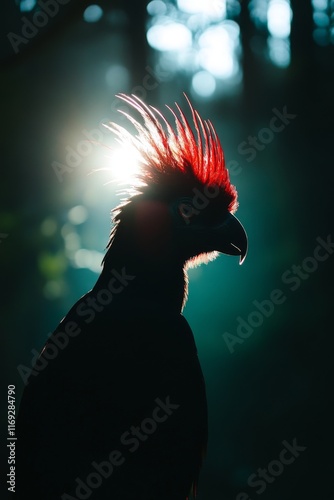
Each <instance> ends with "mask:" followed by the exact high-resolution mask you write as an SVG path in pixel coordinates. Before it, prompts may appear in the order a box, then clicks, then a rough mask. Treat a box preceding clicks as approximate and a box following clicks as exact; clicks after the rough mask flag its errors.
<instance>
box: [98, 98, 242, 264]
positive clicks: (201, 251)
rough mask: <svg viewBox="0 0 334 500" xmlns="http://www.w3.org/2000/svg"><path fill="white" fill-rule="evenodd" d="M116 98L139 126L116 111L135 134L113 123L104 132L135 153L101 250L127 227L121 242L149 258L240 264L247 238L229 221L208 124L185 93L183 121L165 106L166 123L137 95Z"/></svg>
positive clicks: (233, 200)
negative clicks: (130, 183)
mask: <svg viewBox="0 0 334 500" xmlns="http://www.w3.org/2000/svg"><path fill="white" fill-rule="evenodd" d="M118 97H119V98H120V99H122V100H123V101H125V102H126V103H127V104H128V105H129V106H130V107H131V108H132V109H133V110H134V111H136V112H137V113H138V114H139V115H140V116H141V121H140V122H139V121H137V120H136V119H135V118H134V117H133V116H132V114H131V115H130V114H128V113H126V112H124V111H120V112H121V113H123V114H124V115H125V116H126V118H127V119H128V120H129V121H130V122H131V123H132V124H133V126H134V127H135V129H136V135H133V134H131V133H130V132H128V131H127V130H126V129H125V128H123V127H121V126H120V125H118V124H116V123H111V124H110V126H108V128H110V130H112V131H113V132H114V133H115V134H116V136H117V138H118V140H119V141H120V142H121V143H122V144H123V146H124V147H126V148H133V149H134V150H135V152H136V154H137V155H138V159H139V161H140V165H141V170H140V174H139V175H138V178H139V187H138V188H137V191H136V193H135V194H134V195H132V196H131V197H130V198H129V199H128V200H127V202H126V203H125V204H123V205H122V206H119V207H117V208H116V209H115V213H114V223H115V226H114V229H113V231H112V235H111V238H110V241H109V244H108V247H110V246H111V244H112V242H113V240H114V238H115V235H116V233H117V232H120V231H121V227H125V226H126V227H127V234H128V236H129V235H130V234H131V238H130V236H129V237H128V245H129V246H132V245H135V247H136V249H137V250H138V248H139V249H140V250H141V251H142V253H143V254H146V255H147V256H149V257H150V258H152V257H154V256H156V255H160V256H161V255H162V256H166V255H174V256H178V257H179V258H180V259H182V261H183V262H184V263H186V265H187V267H192V266H194V265H197V264H199V263H202V262H207V261H209V260H212V259H213V258H215V257H216V256H217V255H218V254H219V253H224V254H227V255H236V256H239V259H240V260H239V262H240V264H241V263H242V262H243V261H244V259H245V257H246V254H247V235H246V232H245V230H244V228H243V226H242V224H241V223H240V222H239V220H238V219H237V218H236V217H235V216H234V213H235V211H236V209H237V207H238V202H237V191H236V188H235V187H234V186H233V185H232V184H231V182H230V178H229V173H228V170H227V168H226V165H225V159H224V152H223V149H222V146H221V143H220V141H219V138H218V136H217V133H216V131H215V128H214V126H213V125H212V123H211V122H210V121H209V120H203V119H202V118H201V117H200V115H199V114H198V112H197V111H196V110H195V109H194V108H193V106H192V104H191V103H190V101H189V99H188V98H187V96H185V97H186V99H187V102H188V106H189V109H190V114H191V119H190V120H188V119H187V118H186V116H185V114H184V112H183V111H182V109H181V108H180V106H179V105H178V104H176V109H175V110H173V109H172V108H170V107H169V106H166V107H167V109H168V110H169V112H170V114H171V117H172V120H173V122H174V124H173V125H171V123H170V121H168V119H167V118H166V117H165V116H164V115H163V114H162V113H161V112H160V111H159V110H157V109H156V108H154V107H153V106H147V105H146V104H144V103H143V102H142V101H141V100H140V99H139V98H138V97H136V96H134V95H132V96H128V95H125V94H119V95H118ZM190 122H191V124H190ZM130 227H131V230H130V231H129V228H130ZM124 233H125V232H124V231H123V234H124ZM129 238H130V239H129Z"/></svg>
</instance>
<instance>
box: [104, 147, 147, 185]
mask: <svg viewBox="0 0 334 500" xmlns="http://www.w3.org/2000/svg"><path fill="white" fill-rule="evenodd" d="M106 161H107V163H108V170H109V171H110V173H111V182H118V183H119V184H129V185H137V184H138V181H136V176H137V175H138V174H139V173H140V164H139V160H138V156H137V155H136V153H135V151H134V150H133V149H126V148H125V147H119V148H116V149H113V150H112V152H111V154H110V155H108V158H107V159H106Z"/></svg>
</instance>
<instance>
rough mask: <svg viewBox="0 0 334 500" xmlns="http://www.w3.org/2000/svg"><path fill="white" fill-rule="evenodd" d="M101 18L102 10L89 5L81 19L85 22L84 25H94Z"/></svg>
mask: <svg viewBox="0 0 334 500" xmlns="http://www.w3.org/2000/svg"><path fill="white" fill-rule="evenodd" d="M102 16H103V10H102V8H101V7H100V6H99V5H95V4H93V5H89V6H88V7H87V8H86V9H85V11H84V13H83V18H84V20H85V21H86V23H96V22H97V21H99V20H100V19H101V18H102Z"/></svg>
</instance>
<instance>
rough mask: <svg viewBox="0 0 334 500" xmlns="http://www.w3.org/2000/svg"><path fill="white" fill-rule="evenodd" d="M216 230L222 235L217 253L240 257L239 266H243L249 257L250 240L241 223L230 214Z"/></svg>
mask: <svg viewBox="0 0 334 500" xmlns="http://www.w3.org/2000/svg"><path fill="white" fill-rule="evenodd" d="M215 229H217V231H219V233H220V241H219V243H218V248H217V251H218V252H221V253H224V254H226V255H240V261H239V264H242V263H243V261H244V260H245V258H246V255H247V248H248V238H247V234H246V231H245V229H244V228H243V225H242V224H241V222H240V221H239V220H238V219H237V218H236V217H234V215H232V214H230V213H229V214H228V216H227V217H226V219H225V220H224V222H223V224H221V225H220V226H219V227H217V228H215Z"/></svg>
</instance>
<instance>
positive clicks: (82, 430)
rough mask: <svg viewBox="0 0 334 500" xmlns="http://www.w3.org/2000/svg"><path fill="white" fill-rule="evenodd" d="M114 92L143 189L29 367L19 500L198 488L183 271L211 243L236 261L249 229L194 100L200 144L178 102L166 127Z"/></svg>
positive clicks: (159, 494)
mask: <svg viewBox="0 0 334 500" xmlns="http://www.w3.org/2000/svg"><path fill="white" fill-rule="evenodd" d="M121 98H122V99H123V100H125V101H126V102H127V103H128V104H129V105H130V106H132V107H133V108H135V109H136V110H137V111H138V112H139V113H140V114H141V116H142V118H143V119H144V125H141V124H139V122H136V121H135V120H134V119H133V118H132V117H129V119H130V120H131V121H132V123H133V124H134V125H135V127H136V129H137V131H138V135H137V136H136V137H133V136H130V134H128V132H126V131H125V130H124V129H121V128H120V127H119V126H116V125H113V126H112V129H113V131H114V132H116V134H117V135H118V136H119V137H120V138H121V139H122V140H123V141H125V142H129V141H130V142H131V141H132V145H133V146H135V147H136V148H137V150H138V151H139V152H140V153H141V158H142V163H143V168H144V174H143V178H142V179H143V180H144V181H145V184H144V185H142V186H141V187H140V188H139V191H138V192H137V193H136V194H135V195H134V196H133V197H131V198H130V199H129V201H128V202H127V203H126V204H124V205H123V206H121V207H118V208H117V210H116V211H115V215H114V228H113V230H112V233H111V237H110V241H109V244H108V247H107V253H106V256H105V258H104V262H103V270H102V272H101V275H100V277H99V278H98V280H97V282H96V284H95V286H94V287H93V288H92V290H91V291H89V292H88V293H87V294H86V295H84V296H83V297H81V299H80V300H79V301H78V302H77V303H76V304H75V305H74V306H73V307H72V308H71V310H70V311H69V312H68V314H67V315H66V316H65V317H64V318H63V319H62V321H61V322H60V324H59V326H58V327H57V328H56V330H55V331H54V332H53V334H52V335H51V337H50V338H49V339H48V340H47V342H46V344H45V346H44V348H43V350H42V352H41V354H40V358H39V359H38V360H37V362H36V369H35V370H34V371H33V372H32V374H31V375H30V378H29V381H28V384H27V386H26V388H25V391H24V394H23V397H22V401H21V405H20V411H19V417H18V422H17V432H18V455H17V459H18V466H17V468H18V476H17V478H18V479H17V498H18V499H19V500H21V499H23V498H30V497H32V498H34V499H35V500H56V499H57V500H59V499H61V500H69V499H72V500H73V498H75V499H81V498H92V499H94V500H107V499H110V498H115V499H116V500H135V499H136V500H158V499H159V500H164V499H165V500H167V499H168V500H186V499H187V498H188V497H189V495H190V494H192V495H194V496H196V491H197V484H198V477H199V472H200V468H201V465H202V460H203V456H204V454H205V450H206V445H207V403H206V394H205V383H204V379H203V374H202V370H201V367H200V363H199V360H198V355H197V350H196V345H195V341H194V336H193V333H192V331H191V329H190V327H189V325H188V323H187V321H186V319H185V318H184V316H183V314H182V310H183V307H184V303H185V300H186V297H187V277H186V267H187V265H189V262H190V263H192V264H194V263H197V262H198V260H199V259H201V260H202V261H203V260H210V259H211V258H212V257H215V256H216V251H218V252H219V251H220V252H225V253H230V254H232V255H239V256H240V258H241V260H242V259H243V258H244V257H245V254H246V250H247V238H246V235H245V232H244V230H243V228H242V226H241V224H240V223H239V221H237V219H235V218H234V216H233V215H232V214H231V212H232V211H233V210H234V209H235V208H236V191H235V188H234V187H233V186H231V184H230V182H229V178H228V173H227V170H226V168H225V164H224V158H223V153H222V149H221V146H220V143H219V141H218V139H217V136H216V134H215V132H214V129H213V127H212V125H211V124H210V122H203V121H202V120H201V119H200V117H199V115H198V114H196V112H195V111H194V110H193V108H192V106H191V105H190V109H191V112H192V117H193V121H194V126H195V129H196V130H197V140H196V138H195V136H194V134H193V133H192V132H191V128H190V126H189V123H188V122H187V121H186V118H185V116H184V115H183V113H182V112H181V110H180V108H177V109H178V110H179V112H180V113H181V119H178V118H177V117H176V114H175V113H174V112H172V113H173V116H174V118H175V120H176V131H173V129H172V127H171V126H170V125H169V123H168V122H167V120H166V119H165V118H164V117H163V115H161V113H160V112H158V111H157V110H155V109H154V108H149V107H147V106H146V105H144V104H143V103H142V102H141V101H140V100H139V99H138V98H135V97H134V96H133V97H128V96H124V95H122V96H121ZM159 120H160V121H159ZM180 120H181V121H180ZM163 127H165V128H163ZM182 151H183V153H182ZM210 186H211V187H212V188H214V189H213V190H212V191H211V193H212V192H213V191H215V193H216V194H215V197H214V199H213V198H212V199H211V200H210V204H209V206H207V207H206V208H205V210H202V211H198V210H197V212H198V213H195V211H194V206H193V203H192V197H193V196H194V194H193V193H194V189H197V190H202V191H203V189H205V188H208V187H210ZM217 211H218V212H217ZM66 332H67V333H66ZM54 345H56V346H58V349H57V355H54V354H52V353H54V352H55V349H54V348H53V347H52V346H54ZM43 362H44V363H43ZM38 366H43V369H37V367H38Z"/></svg>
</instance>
